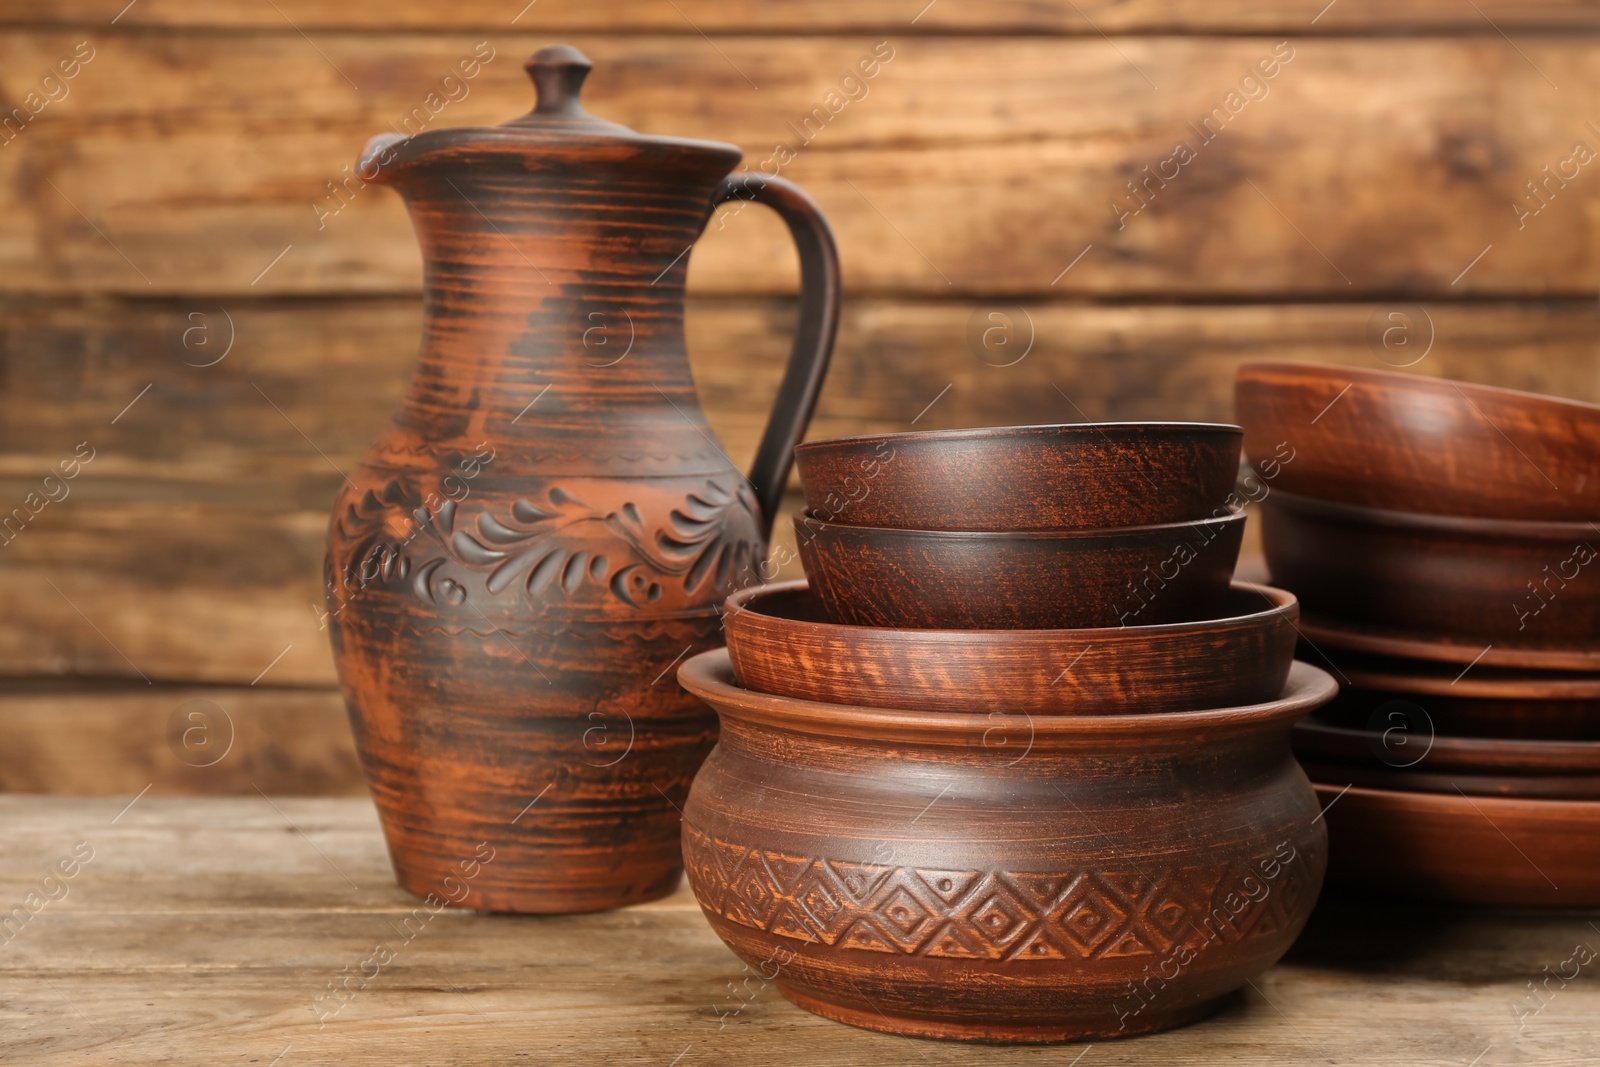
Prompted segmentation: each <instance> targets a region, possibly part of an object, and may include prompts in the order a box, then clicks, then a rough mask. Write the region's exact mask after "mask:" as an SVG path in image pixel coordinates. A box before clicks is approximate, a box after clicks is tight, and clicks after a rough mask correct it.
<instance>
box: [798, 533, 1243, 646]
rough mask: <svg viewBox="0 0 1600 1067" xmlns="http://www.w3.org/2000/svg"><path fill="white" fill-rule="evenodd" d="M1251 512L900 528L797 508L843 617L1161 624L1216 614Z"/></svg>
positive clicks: (836, 614)
mask: <svg viewBox="0 0 1600 1067" xmlns="http://www.w3.org/2000/svg"><path fill="white" fill-rule="evenodd" d="M1244 524H1245V515H1244V513H1243V512H1242V511H1241V512H1234V513H1231V514H1226V515H1224V516H1222V517H1221V518H1214V519H1205V520H1202V521H1199V522H1185V523H1171V524H1168V525H1165V526H1132V527H1123V528H1120V529H1112V530H1019V531H1012V532H1002V531H981V532H979V531H948V530H891V529H884V528H879V527H870V526H847V525H845V524H843V523H831V522H823V521H822V520H820V519H817V518H815V517H814V516H809V515H797V516H795V537H796V541H797V544H798V547H799V549H800V562H801V563H802V564H803V565H804V567H805V571H806V576H807V577H808V578H809V579H810V580H811V588H812V589H813V590H814V591H815V592H816V594H817V599H819V600H820V601H822V605H823V608H824V609H825V610H826V611H827V613H828V616H829V618H831V619H833V621H835V622H838V623H842V624H846V625H852V626H892V627H911V628H922V629H927V628H932V629H943V630H981V629H990V628H1002V629H1013V630H1019V629H1020V630H1052V629H1063V628H1078V627H1093V626H1138V625H1158V624H1162V623H1172V622H1189V621H1192V620H1195V619H1202V618H1206V617H1208V616H1210V615H1214V614H1215V612H1216V611H1217V609H1218V605H1220V604H1221V603H1222V600H1223V598H1224V596H1226V594H1227V591H1228V583H1229V581H1230V580H1231V579H1232V577H1233V568H1234V564H1235V563H1236V562H1237V561H1238V558H1239V545H1240V541H1241V540H1242V538H1243V537H1244Z"/></svg>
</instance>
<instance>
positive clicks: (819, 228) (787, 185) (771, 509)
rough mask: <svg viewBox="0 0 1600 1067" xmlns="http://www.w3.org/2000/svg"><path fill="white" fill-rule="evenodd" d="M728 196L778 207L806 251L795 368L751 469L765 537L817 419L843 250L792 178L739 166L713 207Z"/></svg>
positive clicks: (793, 353) (785, 378)
mask: <svg viewBox="0 0 1600 1067" xmlns="http://www.w3.org/2000/svg"><path fill="white" fill-rule="evenodd" d="M730 200H753V201H755V202H756V203H758V204H765V205H767V206H768V207H770V208H771V209H772V210H774V211H776V212H777V213H778V215H779V217H780V218H782V219H783V221H784V222H785V223H786V224H788V227H789V235H790V236H791V237H793V238H794V243H795V247H796V248H797V249H798V250H799V252H800V322H799V325H798V327H797V328H796V330H795V335H794V347H793V348H791V349H790V351H789V367H788V369H787V370H786V371H784V374H783V384H782V385H781V386H779V388H778V398H777V400H776V401H775V402H774V403H773V406H772V414H771V415H770V416H768V418H767V429H766V431H765V432H764V433H763V434H762V435H761V446H760V447H759V448H758V449H757V450H756V458H755V462H754V463H753V464H751V466H750V474H749V480H750V484H751V485H752V486H753V487H754V488H755V493H756V501H757V502H758V503H759V504H760V505H761V536H762V537H763V538H767V537H770V536H771V534H772V524H773V521H774V520H775V519H776V518H777V515H778V505H779V504H780V503H781V502H782V500H783V490H784V487H785V485H787V483H788V481H789V471H790V469H792V468H793V466H794V446H795V445H797V444H799V443H800V438H801V437H802V436H804V434H805V432H806V425H807V424H808V423H809V422H810V421H811V413H812V411H813V410H814V409H815V408H816V406H817V394H818V393H820V392H822V379H823V376H824V375H826V374H827V372H828V360H829V358H830V357H831V356H832V355H833V339H834V335H835V334H836V333H837V332H838V329H839V298H840V289H841V284H840V278H839V249H838V247H837V246H836V245H835V244H834V241H833V231H832V230H830V229H829V228H828V222H827V220H826V219H824V218H823V217H822V212H821V211H820V210H819V209H818V208H817V205H816V202H815V201H813V200H812V199H811V197H809V196H807V195H806V194H805V192H804V191H803V190H802V189H801V188H800V187H799V186H798V185H795V184H794V183H793V182H790V181H786V180H784V179H783V178H775V177H771V176H769V175H766V174H760V173H757V172H755V171H735V172H734V173H732V174H730V175H728V176H727V177H726V178H724V179H723V180H722V185H721V186H719V187H718V188H717V191H716V193H715V195H713V196H712V198H711V206H712V207H713V208H715V207H716V206H717V205H719V204H725V203H727V202H728V201H730Z"/></svg>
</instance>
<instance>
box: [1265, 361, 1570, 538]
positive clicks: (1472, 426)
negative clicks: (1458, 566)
mask: <svg viewBox="0 0 1600 1067" xmlns="http://www.w3.org/2000/svg"><path fill="white" fill-rule="evenodd" d="M1234 407H1235V410H1236V411H1237V412H1238V419H1239V422H1240V423H1241V424H1242V425H1243V426H1244V434H1245V452H1246V454H1247V455H1248V456H1249V457H1250V459H1251V460H1253V461H1257V462H1260V461H1263V460H1266V459H1268V458H1269V457H1276V458H1278V459H1279V460H1281V459H1282V458H1283V457H1284V456H1286V455H1292V457H1293V458H1292V459H1290V460H1289V461H1287V462H1282V463H1281V469H1275V471H1274V474H1275V477H1274V479H1273V485H1274V488H1281V489H1285V490H1287V491H1289V492H1292V493H1299V494H1303V495H1305V496H1314V497H1320V498H1322V499H1326V500H1336V501H1340V502H1343V503H1346V504H1358V505H1361V506H1363V507H1371V508H1387V509H1391V510H1394V511H1419V512H1427V513H1430V514H1436V515H1466V516H1481V517H1486V518H1502V519H1518V520H1530V519H1540V520H1557V521H1580V520H1592V519H1597V518H1600V406H1596V405H1594V404H1582V403H1579V402H1577V401H1575V400H1563V399H1560V398H1558V397H1551V396H1540V395H1538V394H1536V393H1522V392H1517V391H1516V390H1513V389H1496V388H1493V387H1490V386H1485V385H1473V384H1471V383H1469V382H1455V381H1450V380H1448V379H1441V378H1429V377H1425V376H1422V375H1418V374H1397V373H1394V372H1391V371H1376V370H1355V369H1352V368H1349V367H1333V366H1324V365H1319V364H1299V363H1246V364H1244V365H1242V366H1241V367H1240V368H1239V377H1238V381H1237V384H1236V386H1235V390H1234Z"/></svg>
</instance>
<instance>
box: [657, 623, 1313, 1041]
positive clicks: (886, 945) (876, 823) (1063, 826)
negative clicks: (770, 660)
mask: <svg viewBox="0 0 1600 1067" xmlns="http://www.w3.org/2000/svg"><path fill="white" fill-rule="evenodd" d="M679 678H680V680H681V681H682V683H683V685H684V687H685V688H687V689H688V690H689V691H690V692H692V693H694V694H696V695H697V696H701V697H703V698H705V699H706V700H707V701H708V702H710V703H711V705H712V706H713V707H715V708H716V709H717V711H718V713H719V714H720V715H721V717H722V735H721V739H720V740H719V742H718V745H717V747H716V749H715V750H714V751H713V752H712V754H711V756H710V758H709V759H707V761H706V763H705V766H704V767H703V768H702V769H701V771H700V774H699V776H698V777H697V778H696V779H695V783H694V788H693V789H692V790H691V791H690V794H689V800H688V802H687V804H686V805H685V806H684V843H683V847H684V857H685V861H686V865H687V868H688V874H689V882H690V885H691V887H692V888H693V889H694V892H695V896H696V898H697V899H698V900H699V901H700V906H701V909H702V910H703V911H704V912H705V915H706V918H707V919H708V920H709V921H710V923H711V925H712V927H713V928H714V929H715V930H716V932H717V934H718V935H719V936H720V937H721V938H722V939H723V940H724V941H725V942H727V944H728V946H729V948H731V949H732V950H733V951H734V952H735V953H736V954H737V955H738V956H739V957H740V958H741V959H743V960H744V961H745V962H746V963H748V964H749V965H750V966H751V967H753V968H759V969H761V971H762V974H763V977H765V978H767V979H769V980H773V981H775V982H776V983H777V985H778V987H779V988H780V989H781V990H782V991H783V993H784V995H785V996H787V997H789V998H790V999H791V1000H793V1001H795V1002H796V1003H798V1004H800V1005H801V1006H802V1007H805V1008H808V1009H810V1010H812V1011H815V1012H817V1013H819V1014H822V1015H826V1016H828V1017H829V1018H834V1019H839V1020H841V1021H843V1022H848V1023H851V1024H853V1025H857V1026H864V1027H868V1028H871V1029H877V1030H887V1031H890V1032H893V1033H902V1034H911V1035H916V1036H921V1037H940V1038H956V1039H962V1040H976V1041H1034V1042H1042V1041H1070V1040H1077V1039H1082V1038H1088V1037H1109V1036H1118V1035H1126V1034H1133V1033H1139V1032H1142V1031H1148V1030H1156V1029H1162V1028H1165V1027H1169V1026H1175V1025H1178V1024H1180V1023H1183V1022H1188V1021H1190V1020H1193V1019H1196V1018H1199V1017H1201V1016H1203V1015H1205V1014H1206V1013H1208V1012H1209V1011H1211V1010H1213V1009H1214V1008H1215V1007H1216V1006H1217V1004H1218V1002H1219V1001H1220V999H1221V998H1222V997H1224V996H1226V995H1227V994H1228V993H1229V992H1230V991H1232V990H1234V989H1237V988H1239V987H1240V986H1242V985H1244V984H1245V982H1246V981H1248V980H1249V979H1251V978H1253V977H1255V976H1256V975H1258V974H1259V973H1260V972H1262V971H1263V970H1265V969H1266V968H1267V967H1269V966H1271V965H1272V963H1273V962H1274V961H1276V960H1277V959H1278V957H1279V956H1281V955H1282V954H1283V952H1284V951H1285V950H1286V949H1287V948H1288V946H1289V944H1290V943H1291V942H1292V941H1293V940H1294V938H1295V936H1296V934H1298V932H1299V930H1300V928H1301V926H1302V925H1303V924H1304V922H1305V919H1306V917H1307V916H1308V915H1309V913H1310V910H1311V907H1312V905H1313V903H1314V901H1315V899H1316V896H1317V892H1318V889H1319V886H1320V885H1321V881H1322V875H1323V867H1324V855H1325V852H1324V850H1325V838H1324V830H1323V827H1322V824H1321V823H1320V822H1318V821H1316V815H1317V804H1316V802H1315V798H1314V796H1313V793H1312V790H1311V786H1310V784H1309V782H1308V781H1307V780H1306V777H1305V775H1304V774H1303V773H1302V772H1301V771H1300V768H1299V766H1298V765H1297V764H1296V763H1295V762H1294V760H1293V758H1292V757H1291V756H1290V753H1289V744H1288V736H1289V726H1290V723H1291V722H1292V721H1293V720H1294V719H1295V718H1297V717H1298V716H1300V715H1302V714H1304V713H1305V712H1306V711H1308V710H1310V709H1311V708H1313V707H1315V706H1317V705H1318V704H1320V703H1322V702H1324V701H1326V700H1328V699H1329V698H1330V697H1331V696H1332V695H1333V692H1334V689H1335V684H1334V682H1333V680H1332V679H1331V678H1329V677H1328V676H1327V675H1326V674H1325V673H1323V672H1322V671H1320V670H1318V669H1316V668H1314V667H1311V666H1308V665H1306V664H1296V665H1295V667H1294V669H1293V670H1292V671H1291V673H1290V677H1289V682H1288V685H1287V688H1286V690H1285V693H1284V696H1283V697H1282V698H1281V699H1279V700H1277V701H1275V702H1273V703H1270V704H1263V705H1257V706H1255V707H1252V708H1235V709H1227V710H1219V711H1209V712H1188V713H1176V714H1171V715H1120V716H1094V717H1090V716H1037V717H1029V716H1026V715H1020V716H1019V715H1006V714H1002V713H999V712H997V713H995V714H992V715H958V714H948V713H918V712H905V711H883V710H878V709H868V708H858V707H847V706H841V705H836V704H818V703H812V702H809V701H801V700H792V699H787V698H783V697H775V696H769V695H765V694H760V693H752V692H749V691H747V690H744V689H740V688H739V687H737V686H736V685H735V684H734V683H733V673H732V670H731V668H730V666H729V662H728V659H727V654H726V653H725V652H721V651H719V652H711V653H703V654H701V655H699V656H696V657H695V658H694V659H692V660H690V661H689V662H688V663H686V664H685V665H684V666H683V667H682V668H681V669H680V671H679Z"/></svg>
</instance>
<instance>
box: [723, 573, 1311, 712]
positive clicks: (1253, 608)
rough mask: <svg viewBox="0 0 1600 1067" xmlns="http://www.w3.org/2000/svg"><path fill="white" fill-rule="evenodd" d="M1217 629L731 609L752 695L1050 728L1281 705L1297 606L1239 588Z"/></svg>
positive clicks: (1211, 625)
mask: <svg viewBox="0 0 1600 1067" xmlns="http://www.w3.org/2000/svg"><path fill="white" fill-rule="evenodd" d="M1218 608H1219V611H1218V612H1217V617H1216V618H1214V619H1206V620H1202V621H1198V622H1185V623H1172V624H1170V625H1166V626H1127V627H1120V628H1119V627H1110V628H1105V629H1088V630H895V629H887V628H882V627H871V626H839V625H837V624H834V623H831V622H828V621H827V616H826V615H825V614H824V613H823V610H822V605H821V603H820V602H819V601H818V600H817V598H816V597H815V596H813V595H812V594H811V592H810V590H809V589H808V588H807V586H806V583H805V582H785V583H783V584H782V585H773V586H767V587H765V588H755V589H747V590H744V591H742V592H739V593H735V594H734V595H733V596H731V597H729V598H728V600H727V603H726V605H725V606H724V610H723V628H724V630H725V631H726V634H727V639H728V654H729V656H730V657H731V658H732V660H733V670H734V674H735V675H736V676H737V677H738V680H739V684H740V685H741V686H743V687H744V688H746V689H753V690H756V691H757V692H761V693H773V694H776V695H778V696H789V697H798V698H800V699H802V700H817V701H823V702H825V703H829V704H863V705H868V706H871V707H875V708H903V709H908V710H912V711H946V712H969V713H971V712H978V713H988V712H990V711H994V710H997V709H1000V710H1004V711H1007V712H1013V713H1028V714H1038V715H1104V714H1115V713H1125V714H1141V713H1144V714H1148V713H1151V712H1166V711H1191V710H1197V709H1202V708H1222V707H1231V706H1237V705H1242V704H1258V703H1262V702H1264V701H1268V700H1273V699H1275V698H1276V697H1277V696H1278V695H1279V694H1280V693H1282V691H1283V683H1284V680H1285V679H1286V678H1288V676H1289V664H1290V663H1291V662H1292V661H1293V660H1294V646H1295V637H1296V634H1295V620H1296V618H1298V617H1299V606H1298V605H1297V604H1296V603H1295V599H1294V596H1293V595H1292V594H1290V593H1286V592H1284V591H1283V590H1281V589H1273V588H1271V587H1269V586H1260V585H1251V584H1249V583H1247V582H1235V583H1234V584H1233V588H1232V589H1230V590H1229V591H1228V593H1227V594H1226V595H1225V596H1224V597H1223V598H1222V600H1221V601H1220V602H1219V604H1218Z"/></svg>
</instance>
